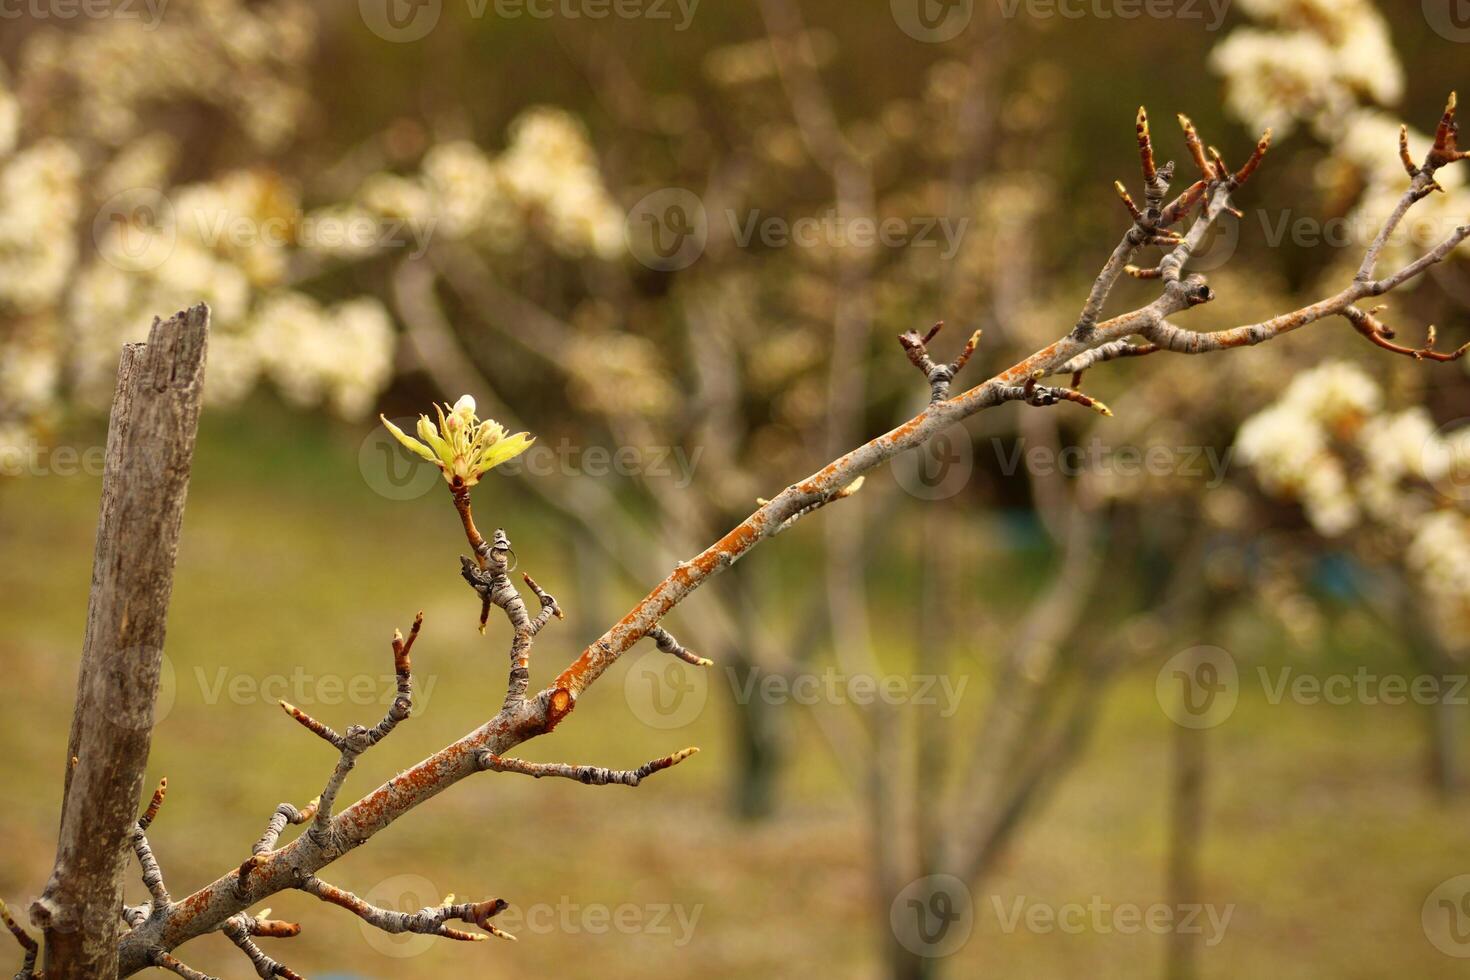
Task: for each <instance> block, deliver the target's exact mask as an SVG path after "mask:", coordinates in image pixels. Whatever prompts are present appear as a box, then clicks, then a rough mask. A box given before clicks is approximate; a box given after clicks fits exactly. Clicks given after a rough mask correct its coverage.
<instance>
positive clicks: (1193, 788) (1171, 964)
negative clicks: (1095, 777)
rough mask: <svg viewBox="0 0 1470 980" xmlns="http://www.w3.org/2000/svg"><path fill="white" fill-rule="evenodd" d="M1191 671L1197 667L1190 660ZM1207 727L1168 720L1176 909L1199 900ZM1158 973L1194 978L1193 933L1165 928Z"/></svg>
mask: <svg viewBox="0 0 1470 980" xmlns="http://www.w3.org/2000/svg"><path fill="white" fill-rule="evenodd" d="M1188 669H1189V670H1190V672H1191V673H1193V672H1195V671H1196V670H1197V669H1198V661H1192V662H1191V664H1190V666H1189V668H1188ZM1208 737H1209V730H1208V729H1206V728H1188V727H1185V726H1184V725H1180V724H1177V723H1176V724H1175V725H1174V737H1173V741H1172V746H1171V748H1172V750H1173V755H1172V758H1171V766H1172V768H1171V779H1170V783H1169V845H1168V846H1169V853H1168V870H1167V875H1168V883H1167V886H1166V887H1167V888H1168V894H1169V905H1170V907H1172V908H1173V909H1175V910H1176V912H1177V910H1179V909H1181V908H1183V907H1185V906H1190V905H1194V904H1195V903H1197V902H1198V901H1199V895H1200V881H1199V859H1200V850H1201V848H1202V847H1203V839H1204V830H1205V779H1206V777H1207V774H1208V773H1207V768H1206V766H1207V763H1208V757H1207V754H1206V750H1207V748H1208V741H1207V739H1208ZM1167 942H1168V953H1167V958H1166V965H1165V970H1164V975H1165V976H1166V977H1167V978H1168V980H1194V977H1195V976H1197V975H1198V974H1197V969H1196V964H1195V956H1196V954H1197V952H1198V949H1197V945H1198V937H1196V936H1194V935H1192V934H1187V933H1184V932H1183V931H1181V930H1179V929H1177V928H1176V929H1173V930H1171V931H1170V932H1169V934H1168V940H1167Z"/></svg>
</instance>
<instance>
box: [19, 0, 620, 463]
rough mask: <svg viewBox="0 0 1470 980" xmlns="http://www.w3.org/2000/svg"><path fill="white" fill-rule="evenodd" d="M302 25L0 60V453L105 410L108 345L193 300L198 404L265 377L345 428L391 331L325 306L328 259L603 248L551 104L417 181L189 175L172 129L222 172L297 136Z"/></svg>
mask: <svg viewBox="0 0 1470 980" xmlns="http://www.w3.org/2000/svg"><path fill="white" fill-rule="evenodd" d="M317 26H318V25H317V14H316V13H315V10H314V5H312V4H311V3H309V2H307V0H264V2H247V0H172V2H171V3H170V4H169V10H168V16H167V17H165V18H160V19H159V20H158V22H157V23H149V24H144V23H141V22H139V21H138V20H136V19H129V18H122V17H118V18H100V19H96V20H94V21H89V22H86V23H79V24H77V25H74V29H70V30H65V31H62V30H56V29H52V28H41V29H38V30H36V31H34V32H32V33H30V34H28V35H27V36H26V38H25V39H24V40H23V42H22V43H21V44H20V45H19V46H18V56H17V59H16V62H15V69H16V70H15V73H14V76H13V77H12V76H11V75H10V74H7V73H6V71H5V69H4V68H3V67H0V450H3V449H4V448H5V447H7V446H16V445H23V444H24V443H26V442H27V441H29V440H31V439H34V438H36V436H37V435H38V434H41V435H44V433H45V432H47V431H49V430H51V429H52V428H53V427H54V425H55V424H56V423H57V422H58V421H59V420H60V418H61V416H62V415H63V414H64V412H65V411H66V410H70V409H77V410H82V411H97V410H105V407H106V405H107V404H108V399H109V396H110V392H111V386H112V380H113V375H114V372H115V369H116V365H117V357H118V352H119V349H120V347H121V345H122V344H124V343H128V342H132V341H137V340H141V339H143V337H145V336H146V333H147V330H148V328H149V326H150V324H151V323H152V320H153V318H154V317H155V316H157V315H160V314H167V313H168V312H170V311H173V310H177V309H182V308H184V307H187V306H190V305H193V304H194V303H197V302H200V301H203V302H207V303H208V304H209V305H210V307H211V310H212V313H213V322H212V325H213V333H212V339H211V351H210V361H209V368H208V370H209V381H208V384H207V385H206V388H205V390H206V393H207V397H208V398H209V399H210V400H211V401H212V402H213V403H216V404H220V403H224V404H230V403H235V402H238V401H239V400H241V399H243V398H244V397H246V396H247V395H249V394H250V393H251V392H252V391H253V390H255V388H256V387H257V386H259V385H260V384H262V383H269V384H271V385H272V386H274V387H275V388H276V389H277V390H278V391H279V392H280V393H281V394H282V396H283V397H285V398H286V399H287V400H288V401H290V402H291V403H293V404H296V405H299V406H301V407H316V406H325V407H328V408H330V409H331V410H333V411H334V412H336V413H338V414H340V415H342V416H344V417H348V418H357V417H362V416H364V415H367V414H368V413H369V412H370V411H371V409H372V407H373V404H374V402H375V401H376V399H377V396H378V395H379V393H380V392H381V391H382V390H383V388H384V387H386V385H387V384H388V383H389V381H390V380H391V377H392V372H393V366H394V355H395V350H396V331H395V326H394V322H393V318H392V316H391V315H390V313H389V311H388V309H387V308H386V307H385V306H384V304H383V303H382V302H380V301H379V299H377V298H376V297H375V296H374V295H373V294H371V293H368V292H367V291H366V290H365V289H361V288H359V289H354V288H353V287H351V286H348V287H347V290H346V291H345V292H344V289H343V286H344V283H346V282H349V281H350V277H347V276H343V275H341V274H340V273H341V272H342V271H343V270H344V267H346V266H349V265H351V264H354V263H362V262H366V261H370V260H374V259H377V258H380V257H382V256H383V255H384V253H385V252H387V251H388V250H389V249H390V248H400V250H401V251H402V252H403V253H404V254H407V253H408V249H409V248H410V247H412V248H415V249H423V248H427V246H428V239H429V236H431V235H442V236H443V237H444V238H445V239H446V240H452V241H461V242H465V243H467V244H470V245H471V246H473V247H476V248H483V249H484V250H486V251H487V252H490V253H496V254H506V253H511V252H514V251H516V250H518V249H519V248H521V247H522V246H523V245H525V244H526V243H527V241H528V240H536V241H541V242H545V243H546V244H547V245H548V246H549V247H550V248H551V249H552V250H553V251H554V252H555V253H557V254H559V255H562V256H565V257H567V258H570V259H574V260H576V259H583V258H598V259H604V260H605V259H613V258H616V257H618V256H620V255H621V254H622V252H623V248H624V243H623V231H622V229H623V214H622V211H621V210H620V209H619V207H618V205H617V203H616V201H615V200H614V199H613V197H612V195H611V193H610V192H609V191H608V189H607V187H606V186H605V184H604V182H603V180H602V177H601V173H600V169H599V166H598V163H597V158H596V155H595V153H594V151H593V149H592V146H591V143H590V140H589V138H588V134H587V133H586V131H585V129H584V128H583V126H582V125H581V123H580V122H579V121H578V120H577V119H576V118H575V117H573V116H571V115H570V114H568V113H566V112H563V111H561V110H557V109H552V108H545V107H539V108H534V109H531V110H528V111H526V112H524V113H522V114H521V115H520V116H519V117H518V118H517V119H516V120H515V121H514V122H513V123H512V125H511V126H510V129H509V135H508V140H507V142H506V145H505V146H504V148H503V149H502V150H500V151H499V152H489V151H486V150H483V149H481V148H480V147H479V146H477V145H476V144H474V143H471V142H469V141H464V140H460V141H446V142H441V143H438V144H435V145H431V146H430V148H429V149H428V151H427V152H426V153H422V154H421V155H419V154H415V158H417V159H418V164H417V173H414V174H412V175H408V176H404V175H402V174H400V173H397V172H394V171H392V170H383V171H382V172H379V173H377V174H375V175H373V176H371V177H368V178H367V179H366V180H360V179H359V180H356V181H355V184H356V186H357V189H356V190H355V191H354V190H353V187H354V183H348V182H339V181H337V180H336V179H333V180H330V181H321V182H317V183H319V184H320V186H317V185H316V184H313V183H308V182H307V180H306V178H304V177H303V178H302V179H300V180H297V179H293V178H292V177H290V176H287V175H286V174H284V173H282V172H280V171H279V170H278V169H277V168H276V167H275V166H271V165H265V164H259V163H257V164H254V165H246V164H241V163H239V162H233V163H226V164H223V165H222V166H221V168H220V169H219V170H217V171H214V172H209V171H206V172H205V173H204V174H202V175H200V174H198V164H199V162H200V159H202V158H201V157H200V156H198V155H197V154H195V153H193V149H192V148H194V147H195V146H196V145H197V143H198V141H199V140H200V139H201V138H204V137H205V136H206V133H205V132H203V131H200V130H199V129H198V128H197V127H194V128H191V125H190V124H188V123H187V120H188V119H190V118H193V117H195V116H197V114H198V110H199V108H200V107H205V108H207V110H208V111H209V112H210V113H211V114H212V118H211V121H210V123H209V129H208V131H207V138H208V139H209V141H210V142H211V143H212V144H213V143H218V142H220V141H225V140H228V141H230V142H232V143H233V145H234V147H235V149H236V150H238V151H240V152H234V151H232V152H231V153H229V154H225V155H223V157H222V159H224V160H231V159H232V158H233V159H234V160H240V159H242V154H243V159H244V160H246V161H249V160H257V159H260V158H263V157H265V156H267V155H271V156H277V155H278V154H279V152H280V151H282V150H284V149H286V148H288V147H290V146H291V145H292V144H293V142H294V141H296V140H298V139H299V138H301V137H302V136H303V135H304V130H303V127H302V123H303V122H304V121H305V119H306V118H307V117H308V115H309V114H310V112H311V111H312V104H311V99H310V95H309V88H308V74H309V72H310V71H311V68H312V62H313V58H314V56H315V54H316V51H317V46H318V45H317ZM62 91H64V92H66V93H67V98H66V99H65V100H58V99H56V98H55V97H54V93H56V92H62ZM180 107H188V108H189V111H188V112H183V113H181V112H179V111H178V110H179V108H180ZM181 119H182V120H185V121H186V122H185V124H184V125H182V126H181V125H180V121H181ZM220 120H223V123H221V121H220ZM411 159H412V158H411ZM184 172H187V173H188V175H189V180H188V182H181V181H180V180H179V179H178V178H179V176H180V175H181V174H182V173H184ZM344 184H345V186H343V185H344ZM324 195H325V196H326V200H319V199H320V198H322V197H323V196H324ZM308 201H310V202H311V203H308ZM405 227H406V228H407V229H408V231H407V233H405V232H404V231H403V229H404V228H405ZM322 228H336V229H348V232H347V233H346V234H339V235H336V236H333V235H327V234H322V233H320V230H321V229H322ZM405 234H407V235H408V236H409V238H408V240H407V241H405ZM395 257H401V256H395Z"/></svg>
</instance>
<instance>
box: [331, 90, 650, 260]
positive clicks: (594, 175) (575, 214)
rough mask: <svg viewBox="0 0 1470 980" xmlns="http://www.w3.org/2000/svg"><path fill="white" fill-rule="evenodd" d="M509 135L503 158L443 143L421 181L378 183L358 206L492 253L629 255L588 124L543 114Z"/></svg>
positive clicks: (382, 178)
mask: <svg viewBox="0 0 1470 980" xmlns="http://www.w3.org/2000/svg"><path fill="white" fill-rule="evenodd" d="M509 132H510V141H509V144H508V145H507V146H506V148H505V150H504V152H502V153H500V154H499V155H498V156H495V155H491V154H489V153H487V152H485V151H484V150H482V149H481V148H480V147H479V146H477V145H476V144H474V143H471V142H468V141H466V140H455V141H450V142H445V143H440V144H437V145H435V146H433V147H431V148H430V149H429V151H428V152H427V153H425V154H424V158H423V161H422V163H421V164H420V172H419V174H417V175H415V176H410V177H405V176H399V175H395V174H388V173H382V174H375V175H373V176H372V177H370V178H369V179H368V180H367V181H365V182H364V184H363V186H362V188H361V189H360V191H359V192H358V201H359V203H361V204H362V205H363V206H364V207H366V208H369V209H372V210H373V211H375V212H376V213H378V214H379V215H381V216H382V217H383V218H385V219H398V220H407V221H413V222H416V223H417V224H419V225H420V226H424V225H425V224H426V223H427V222H430V221H432V228H433V232H434V233H435V234H443V235H445V236H446V237H448V238H450V239H454V240H459V241H466V242H469V243H470V244H472V245H475V246H477V247H482V248H485V249H487V250H490V251H492V252H499V253H505V252H511V251H514V250H516V249H518V248H520V247H521V245H522V244H523V242H524V241H525V240H526V239H527V238H528V237H533V236H539V237H540V238H542V239H543V240H545V241H546V243H547V244H549V245H550V246H551V247H552V249H553V250H554V251H555V252H557V253H558V254H560V255H562V256H565V257H567V258H572V259H576V258H583V257H596V258H599V259H614V258H617V257H619V256H620V255H622V254H623V253H624V250H625V247H626V246H625V242H624V238H623V221H624V213H623V211H622V210H621V209H620V208H619V207H618V205H617V202H616V201H615V200H614V198H613V196H612V194H611V193H610V192H609V191H608V189H607V186H606V184H605V183H604V182H603V180H602V174H601V172H600V170H599V169H598V166H597V158H596V154H595V153H594V152H593V149H592V145H591V143H590V142H589V141H588V137H587V132H586V130H585V129H584V128H583V126H582V124H581V123H580V122H578V121H577V119H576V118H575V117H574V116H572V115H571V114H570V113H567V112H564V111H562V110H560V109H553V108H549V107H545V106H540V107H536V108H532V109H528V110H526V111H525V112H523V113H522V114H521V115H520V116H518V117H516V119H515V120H514V121H513V122H512V123H511V125H510V131H509Z"/></svg>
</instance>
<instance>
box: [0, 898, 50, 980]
mask: <svg viewBox="0 0 1470 980" xmlns="http://www.w3.org/2000/svg"><path fill="white" fill-rule="evenodd" d="M0 921H3V922H4V923H5V928H6V929H9V930H10V934H11V935H12V936H14V937H15V941H16V942H18V943H20V948H21V952H22V953H23V954H24V956H25V959H24V960H23V961H22V963H21V967H20V972H19V973H17V974H16V975H15V980H33V978H35V976H36V957H37V956H38V955H39V954H40V952H41V946H40V944H39V943H37V942H36V940H35V938H34V937H32V936H31V934H30V933H29V932H26V931H25V929H23V928H22V927H21V925H20V923H18V922H16V921H15V918H14V916H12V915H11V914H10V906H8V905H6V904H5V901H4V900H3V899H0Z"/></svg>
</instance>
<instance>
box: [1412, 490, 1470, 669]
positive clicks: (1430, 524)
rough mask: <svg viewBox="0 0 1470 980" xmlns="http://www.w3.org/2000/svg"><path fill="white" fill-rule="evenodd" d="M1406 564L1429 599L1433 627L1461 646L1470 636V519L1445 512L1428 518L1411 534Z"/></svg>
mask: <svg viewBox="0 0 1470 980" xmlns="http://www.w3.org/2000/svg"><path fill="white" fill-rule="evenodd" d="M1408 563H1409V567H1410V568H1411V569H1412V570H1413V571H1414V572H1415V573H1416V575H1417V576H1418V580H1419V582H1420V583H1421V588H1422V589H1423V590H1424V592H1425V593H1426V594H1427V595H1428V597H1429V598H1430V600H1431V608H1432V609H1433V614H1434V618H1435V627H1436V628H1437V629H1438V630H1439V632H1440V634H1441V635H1443V636H1447V637H1452V638H1454V642H1455V644H1456V645H1457V646H1463V645H1464V643H1465V637H1466V636H1470V591H1467V588H1466V585H1465V583H1466V582H1467V581H1470V520H1467V519H1466V517H1465V515H1464V514H1461V513H1457V512H1455V511H1449V510H1444V511H1438V512H1436V513H1433V514H1430V515H1428V516H1427V517H1426V518H1425V519H1424V520H1423V521H1422V522H1421V523H1420V524H1419V526H1418V528H1417V529H1416V531H1415V533H1414V538H1413V541H1412V543H1411V544H1410V545H1409V551H1408Z"/></svg>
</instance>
